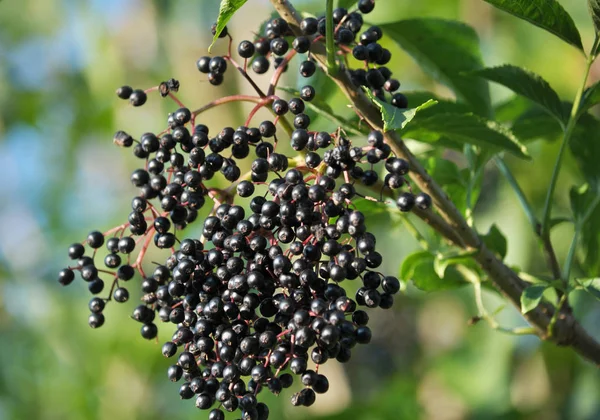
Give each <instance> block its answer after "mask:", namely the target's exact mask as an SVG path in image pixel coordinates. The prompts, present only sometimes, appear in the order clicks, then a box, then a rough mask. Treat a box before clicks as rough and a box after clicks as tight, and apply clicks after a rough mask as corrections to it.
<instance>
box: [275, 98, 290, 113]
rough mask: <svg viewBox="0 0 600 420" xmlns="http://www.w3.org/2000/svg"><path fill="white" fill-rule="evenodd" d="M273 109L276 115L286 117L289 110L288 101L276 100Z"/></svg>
mask: <svg viewBox="0 0 600 420" xmlns="http://www.w3.org/2000/svg"><path fill="white" fill-rule="evenodd" d="M271 108H272V109H273V112H274V113H275V115H285V114H286V113H287V112H288V110H289V106H288V103H287V101H285V100H283V99H275V100H274V101H273V105H272V107H271Z"/></svg>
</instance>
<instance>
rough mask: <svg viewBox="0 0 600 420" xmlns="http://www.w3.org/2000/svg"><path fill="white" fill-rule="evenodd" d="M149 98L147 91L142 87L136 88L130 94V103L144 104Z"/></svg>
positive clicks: (134, 104) (135, 104)
mask: <svg viewBox="0 0 600 420" xmlns="http://www.w3.org/2000/svg"><path fill="white" fill-rule="evenodd" d="M147 99H148V96H147V95H146V92H144V91H143V90H141V89H136V90H134V91H133V92H132V93H131V95H129V103H130V104H131V105H133V106H142V105H144V104H145V103H146V100H147Z"/></svg>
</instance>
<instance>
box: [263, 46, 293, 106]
mask: <svg viewBox="0 0 600 420" xmlns="http://www.w3.org/2000/svg"><path fill="white" fill-rule="evenodd" d="M295 55H296V50H292V51H290V52H289V53H288V54H287V55H286V56H285V58H284V59H283V61H282V62H281V64H280V65H279V67H277V70H275V72H274V73H273V77H272V78H271V82H270V83H269V90H268V91H267V95H268V96H272V95H274V94H275V88H276V87H277V84H278V83H279V79H280V78H281V75H282V74H283V72H284V70H285V67H286V66H287V65H288V63H289V62H290V61H291V59H292V58H294V56H295Z"/></svg>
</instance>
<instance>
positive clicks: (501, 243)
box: [481, 224, 508, 259]
mask: <svg viewBox="0 0 600 420" xmlns="http://www.w3.org/2000/svg"><path fill="white" fill-rule="evenodd" d="M481 239H482V240H483V243H484V244H485V246H487V247H488V248H489V249H490V250H491V251H493V252H495V253H496V254H498V255H499V256H500V258H501V259H504V258H505V257H506V252H507V250H508V244H507V242H506V237H505V236H504V235H503V234H502V232H500V229H498V226H496V225H495V224H494V225H492V226H491V227H490V230H489V231H488V233H486V234H485V235H484V236H482V237H481Z"/></svg>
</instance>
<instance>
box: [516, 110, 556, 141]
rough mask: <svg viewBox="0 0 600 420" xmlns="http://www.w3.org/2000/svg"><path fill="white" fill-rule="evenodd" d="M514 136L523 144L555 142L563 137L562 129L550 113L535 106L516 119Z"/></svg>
mask: <svg viewBox="0 0 600 420" xmlns="http://www.w3.org/2000/svg"><path fill="white" fill-rule="evenodd" d="M511 130H512V132H513V134H514V135H515V136H516V137H517V138H518V139H519V140H521V141H522V142H523V143H526V144H528V142H531V141H533V140H538V139H544V140H548V141H554V140H556V139H558V138H560V137H561V136H562V135H563V130H562V127H561V126H560V124H559V122H558V121H556V119H555V118H554V117H552V116H551V115H550V114H548V112H546V111H544V110H543V109H542V108H541V107H539V106H537V105H534V106H532V107H531V108H530V109H528V110H527V111H525V112H523V113H522V114H521V115H520V116H519V117H518V118H516V119H515V121H514V122H513V125H512V127H511Z"/></svg>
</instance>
